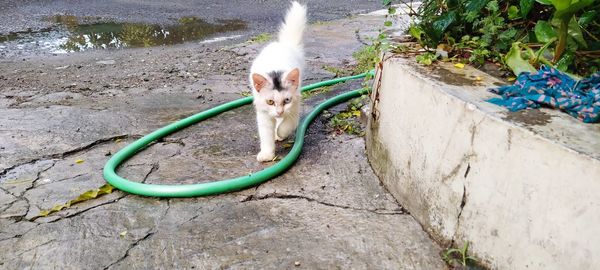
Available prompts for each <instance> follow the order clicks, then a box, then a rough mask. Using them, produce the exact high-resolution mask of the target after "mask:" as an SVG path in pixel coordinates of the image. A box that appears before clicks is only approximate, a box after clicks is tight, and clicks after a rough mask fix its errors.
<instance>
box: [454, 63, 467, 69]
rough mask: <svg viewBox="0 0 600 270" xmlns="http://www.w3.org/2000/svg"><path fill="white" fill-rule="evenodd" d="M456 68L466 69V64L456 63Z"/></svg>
mask: <svg viewBox="0 0 600 270" xmlns="http://www.w3.org/2000/svg"><path fill="white" fill-rule="evenodd" d="M454 67H455V68H465V64H463V63H456V64H454Z"/></svg>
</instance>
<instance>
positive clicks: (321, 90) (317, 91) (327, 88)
mask: <svg viewBox="0 0 600 270" xmlns="http://www.w3.org/2000/svg"><path fill="white" fill-rule="evenodd" d="M332 88H333V86H323V87H320V88H317V89H315V90H312V91H308V92H302V99H307V98H309V97H312V96H314V95H318V94H323V93H327V92H329V91H331V89H332Z"/></svg>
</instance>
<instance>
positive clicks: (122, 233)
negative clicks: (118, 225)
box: [119, 231, 127, 237]
mask: <svg viewBox="0 0 600 270" xmlns="http://www.w3.org/2000/svg"><path fill="white" fill-rule="evenodd" d="M125 235H127V231H122V232H121V233H119V236H121V237H125Z"/></svg>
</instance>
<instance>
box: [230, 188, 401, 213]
mask: <svg viewBox="0 0 600 270" xmlns="http://www.w3.org/2000/svg"><path fill="white" fill-rule="evenodd" d="M267 199H297V200H305V201H309V202H316V203H318V204H321V205H325V206H329V207H336V208H341V209H345V210H354V211H367V212H371V213H374V214H378V215H406V214H408V212H407V211H405V210H404V208H402V207H400V209H399V210H389V209H381V208H375V209H368V208H356V207H351V206H347V205H338V204H333V203H328V202H322V201H319V200H317V199H314V198H310V197H306V196H302V195H291V194H281V193H276V192H275V193H269V194H267V195H263V196H260V197H256V196H254V195H250V196H248V197H246V198H244V199H243V200H241V201H240V202H249V201H259V200H267Z"/></svg>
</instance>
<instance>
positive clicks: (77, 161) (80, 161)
mask: <svg viewBox="0 0 600 270" xmlns="http://www.w3.org/2000/svg"><path fill="white" fill-rule="evenodd" d="M83 162H84V160H83V159H78V160H75V163H77V164H81V163H83Z"/></svg>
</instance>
